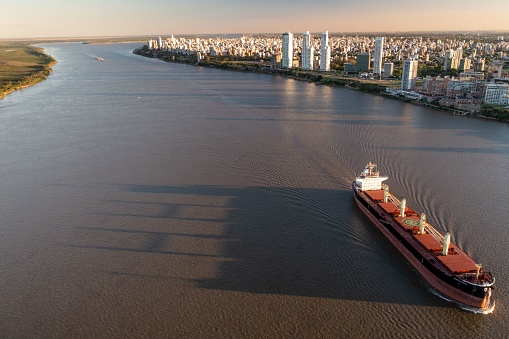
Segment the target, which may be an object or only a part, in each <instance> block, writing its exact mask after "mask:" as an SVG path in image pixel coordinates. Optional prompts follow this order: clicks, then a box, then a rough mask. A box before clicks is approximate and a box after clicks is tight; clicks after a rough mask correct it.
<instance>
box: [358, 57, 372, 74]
mask: <svg viewBox="0 0 509 339" xmlns="http://www.w3.org/2000/svg"><path fill="white" fill-rule="evenodd" d="M370 64H371V55H370V54H369V52H362V53H360V54H358V55H357V67H356V70H357V72H369V70H370Z"/></svg>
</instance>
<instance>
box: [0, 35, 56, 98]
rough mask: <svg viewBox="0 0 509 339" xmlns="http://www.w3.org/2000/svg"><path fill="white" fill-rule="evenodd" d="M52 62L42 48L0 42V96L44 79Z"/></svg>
mask: <svg viewBox="0 0 509 339" xmlns="http://www.w3.org/2000/svg"><path fill="white" fill-rule="evenodd" d="M54 64H55V60H54V59H53V58H52V57H51V56H49V55H46V54H44V52H43V49H42V48H38V47H33V46H28V45H22V44H1V43H0V98H2V97H3V96H4V95H6V94H8V93H10V92H13V91H15V90H16V89H19V88H22V87H26V86H30V85H33V84H36V83H38V82H40V81H42V80H44V79H46V77H48V75H49V74H50V73H51V66H52V65H54Z"/></svg>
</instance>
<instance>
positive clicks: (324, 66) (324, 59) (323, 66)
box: [320, 31, 330, 72]
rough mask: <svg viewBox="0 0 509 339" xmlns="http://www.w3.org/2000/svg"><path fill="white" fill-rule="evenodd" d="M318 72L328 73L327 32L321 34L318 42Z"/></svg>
mask: <svg viewBox="0 0 509 339" xmlns="http://www.w3.org/2000/svg"><path fill="white" fill-rule="evenodd" d="M320 71H324V72H327V71H330V46H329V32H328V31H325V32H323V33H322V38H321V40H320Z"/></svg>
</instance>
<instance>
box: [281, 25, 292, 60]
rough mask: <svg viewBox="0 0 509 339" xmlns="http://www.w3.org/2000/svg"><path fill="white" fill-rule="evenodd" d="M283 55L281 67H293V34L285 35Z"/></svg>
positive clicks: (286, 33) (287, 33)
mask: <svg viewBox="0 0 509 339" xmlns="http://www.w3.org/2000/svg"><path fill="white" fill-rule="evenodd" d="M282 49H283V51H282V52H283V53H282V54H283V55H282V57H281V66H282V67H284V68H292V67H293V34H292V33H290V32H285V33H283V48H282Z"/></svg>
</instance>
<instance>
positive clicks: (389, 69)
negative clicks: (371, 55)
mask: <svg viewBox="0 0 509 339" xmlns="http://www.w3.org/2000/svg"><path fill="white" fill-rule="evenodd" d="M393 72H394V64H393V63H392V62H386V63H385V64H384V77H385V78H388V77H391V76H392V73H393Z"/></svg>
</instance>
